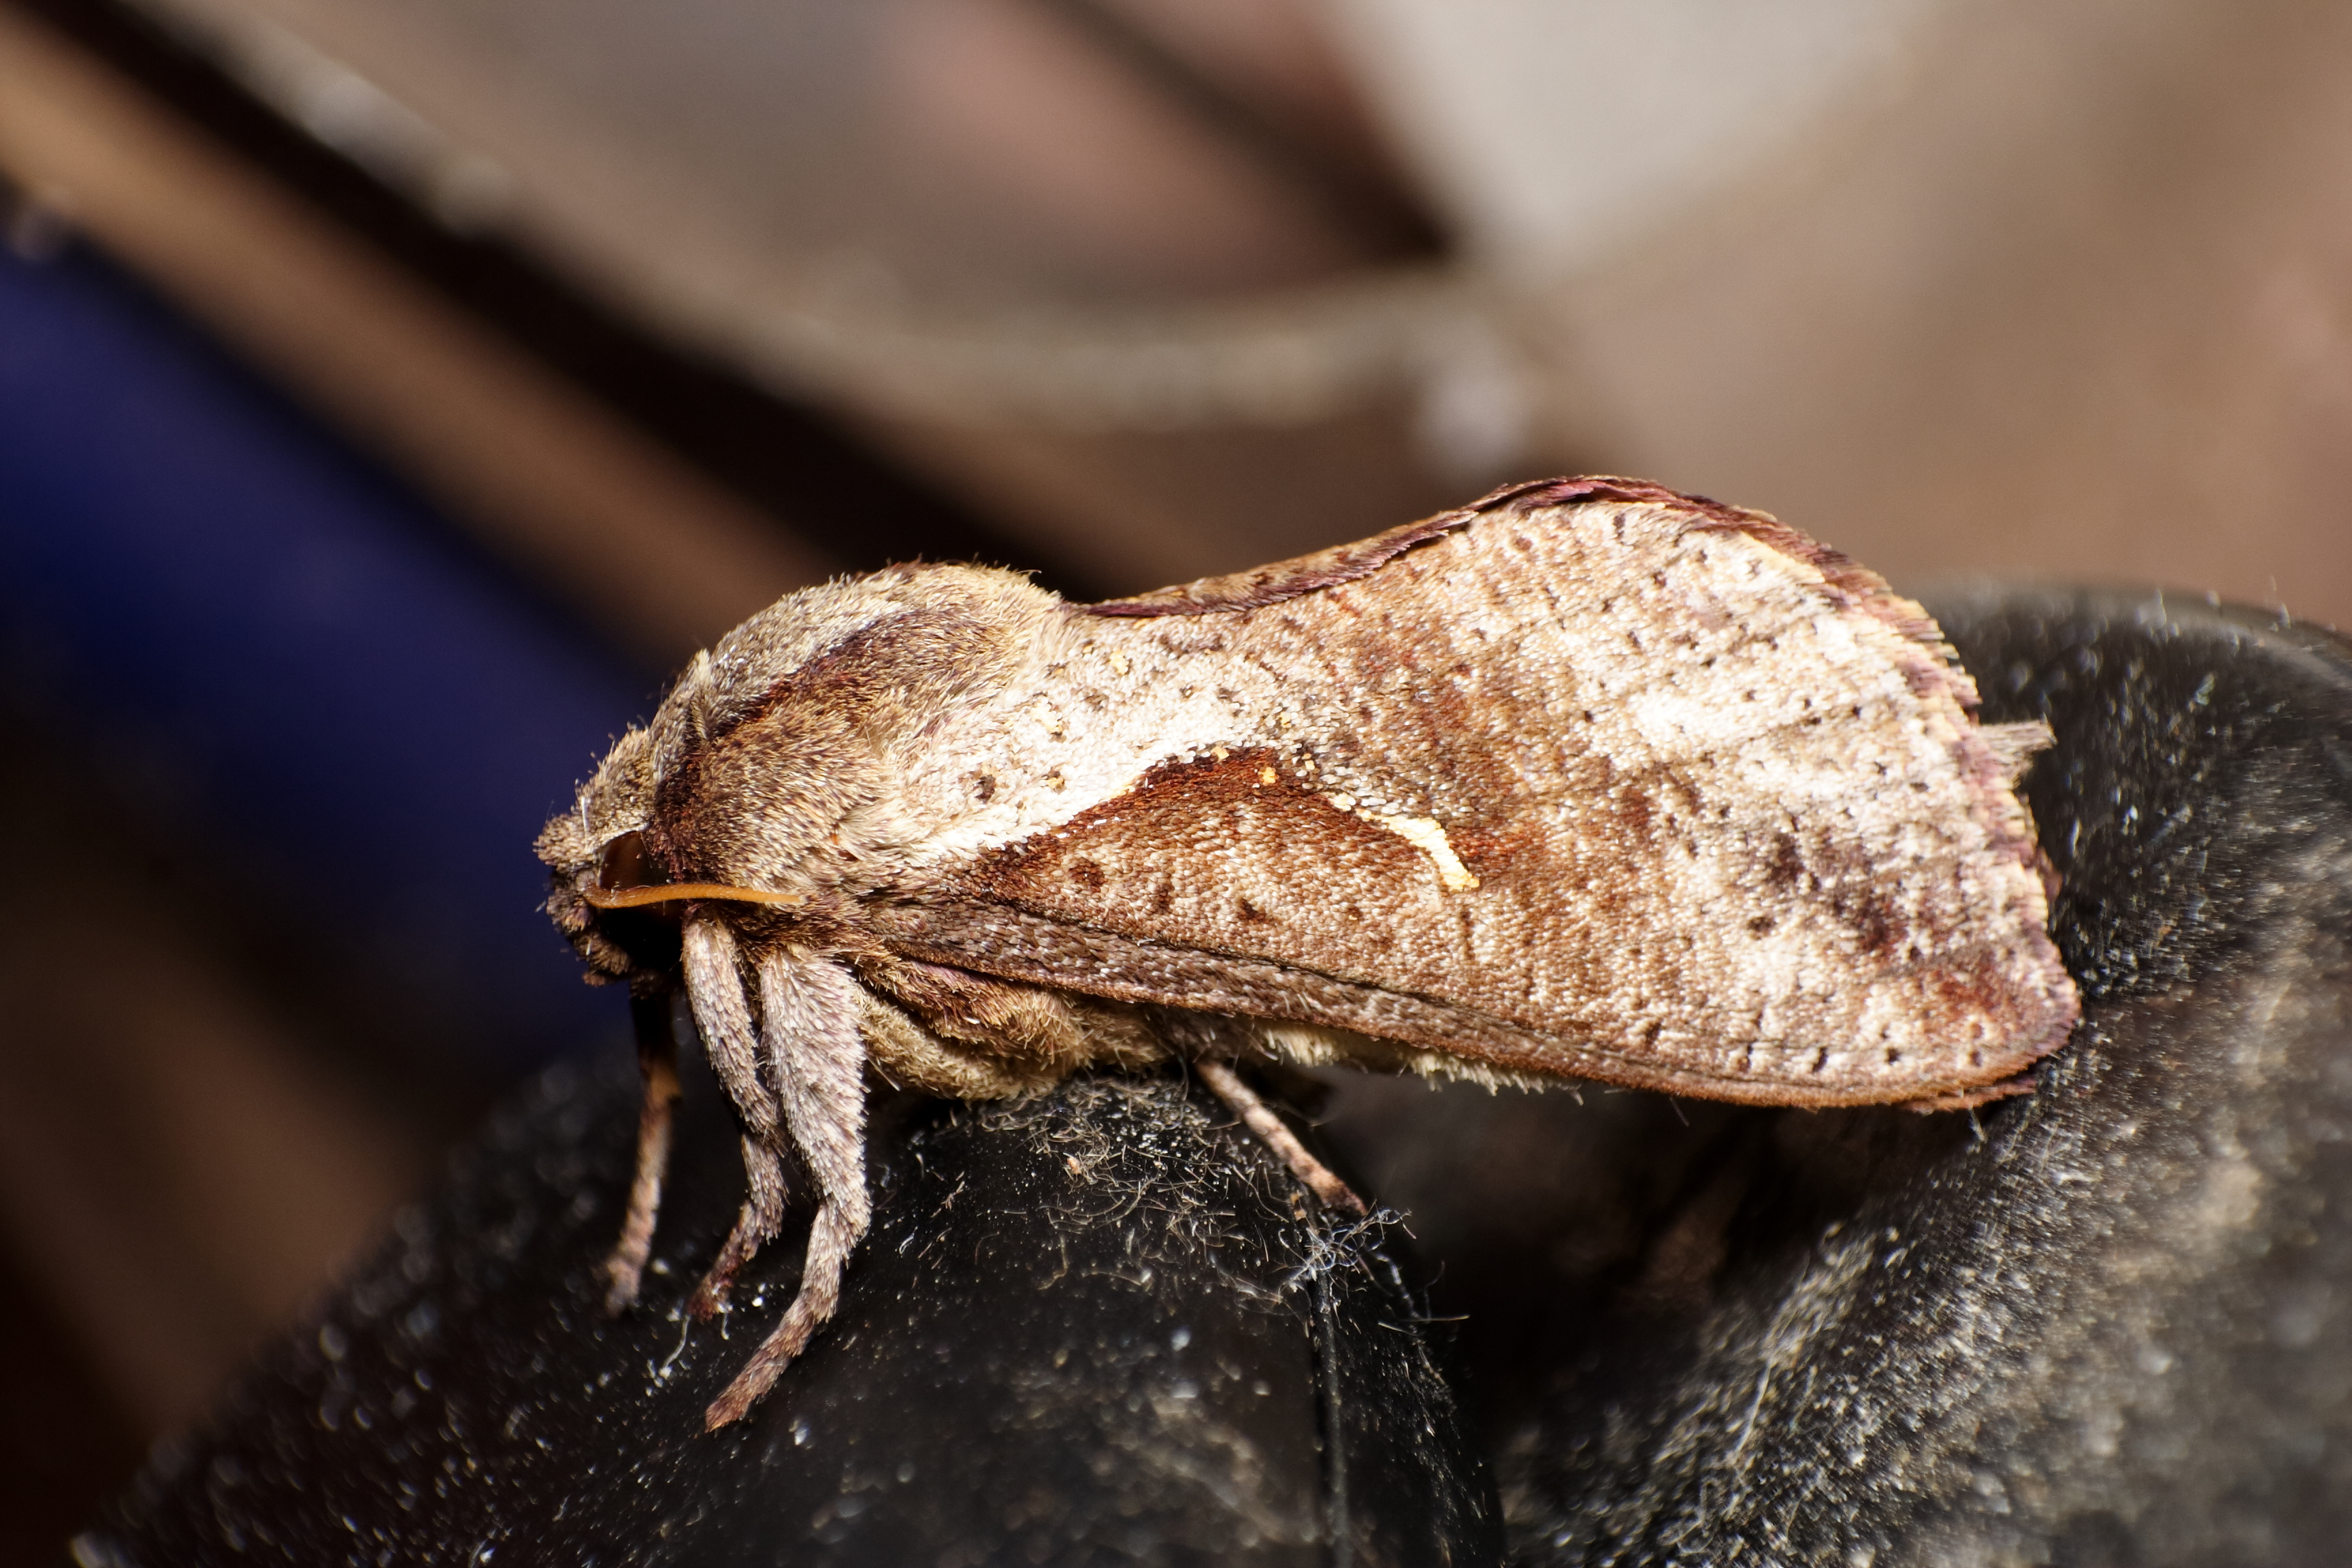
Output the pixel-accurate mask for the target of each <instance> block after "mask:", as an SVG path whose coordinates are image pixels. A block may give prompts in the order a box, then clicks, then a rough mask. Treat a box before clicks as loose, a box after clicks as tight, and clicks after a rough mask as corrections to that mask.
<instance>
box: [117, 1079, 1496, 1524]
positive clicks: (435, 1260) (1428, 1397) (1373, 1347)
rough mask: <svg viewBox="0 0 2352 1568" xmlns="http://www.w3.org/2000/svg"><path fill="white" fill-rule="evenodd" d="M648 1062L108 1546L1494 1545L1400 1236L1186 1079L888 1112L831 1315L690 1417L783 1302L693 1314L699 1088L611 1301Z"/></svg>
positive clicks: (700, 1203) (177, 1476)
mask: <svg viewBox="0 0 2352 1568" xmlns="http://www.w3.org/2000/svg"><path fill="white" fill-rule="evenodd" d="M635 1092H636V1090H635V1068H634V1066H633V1065H631V1064H628V1063H615V1064H613V1067H612V1069H611V1070H608V1071H605V1072H603V1073H600V1074H598V1075H596V1076H595V1077H593V1079H582V1078H579V1077H576V1076H573V1075H568V1074H557V1075H554V1076H551V1077H549V1078H547V1079H542V1080H541V1082H540V1083H538V1084H537V1085H536V1086H535V1087H534V1088H533V1089H531V1090H530V1092H529V1093H528V1094H527V1095H526V1096H525V1097H523V1098H522V1099H521V1100H519V1101H518V1102H516V1103H515V1104H513V1105H512V1106H510V1107H509V1109H508V1110H506V1111H505V1112H504V1113H503V1114H502V1115H500V1116H499V1118H498V1119H497V1121H495V1122H494V1124H493V1125H492V1126H491V1127H490V1128H489V1129H488V1131H487V1133H486V1134H485V1136H484V1137H483V1138H482V1139H481V1140H480V1141H479V1142H478V1143H477V1144H476V1145H475V1146H474V1147H473V1148H472V1149H471V1150H470V1151H468V1152H467V1153H465V1154H464V1155H463V1156H461V1157H460V1159H459V1160H458V1162H457V1165H456V1167H455V1169H454V1170H453V1171H452V1172H451V1173H450V1175H449V1177H448V1179H447V1181H446V1184H445V1185H444V1186H443V1188H442V1190H441V1191H440V1193H439V1194H437V1195H436V1197H435V1198H434V1199H433V1200H432V1201H431V1202H430V1203H429V1204H426V1205H423V1206H420V1207H419V1208H417V1209H415V1210H414V1211H412V1212H411V1213H409V1214H407V1215H404V1216H403V1217H402V1219H401V1220H400V1222H399V1225H398V1228H397V1235H396V1237H394V1240H393V1241H392V1242H391V1244H390V1245H389V1246H388V1247H386V1248H385V1249H384V1250H383V1252H382V1253H381V1254H379V1256H378V1257H377V1258H375V1259H374V1260H373V1262H372V1263H371V1264H369V1265H368V1266H367V1267H366V1268H363V1269H362V1270H361V1271H360V1273H359V1275H358V1276H357V1278H356V1279H354V1280H353V1281H352V1283H351V1284H350V1285H349V1286H347V1287H346V1288H345V1289H343V1290H342V1292H341V1294H340V1296H339V1297H338V1298H337V1299H336V1300H334V1301H333V1302H332V1303H331V1306H330V1307H329V1308H328V1309H327V1310H326V1311H325V1312H324V1313H323V1315H321V1316H320V1317H319V1318H318V1319H317V1320H316V1321H312V1322H310V1324H308V1325H306V1326H305V1327H304V1328H303V1329H302V1330H301V1331H299V1334H297V1335H296V1336H295V1337H294V1338H292V1339H291V1340H290V1341H289V1342H287V1343H286V1344H284V1345H283V1346H281V1347H280V1348H279V1349H278V1351H277V1352H275V1353H273V1354H272V1355H270V1356H269V1357H268V1361H267V1363H266V1365H265V1366H264V1367H263V1368H262V1369H261V1370H260V1371H259V1372H258V1373H257V1374H256V1375H255V1376H253V1377H252V1378H251V1379H250V1380H248V1382H247V1384H246V1385H245V1387H244V1388H243V1389H242V1390H241V1391H240V1393H239V1394H237V1395H236V1398H235V1399H234V1401H233V1402H232V1403H231V1405H229V1406H228V1408H227V1409H226V1411H225V1412H223V1414H222V1415H221V1417H220V1418H219V1420H218V1421H217V1423H216V1424H215V1426H213V1427H212V1428H211V1429H210V1430H209V1431H207V1432H205V1433H204V1434H201V1435H199V1436H195V1437H194V1438H192V1439H190V1440H188V1441H186V1442H184V1443H182V1444H180V1445H178V1446H177V1447H175V1448H174V1449H173V1451H172V1452H171V1453H170V1454H168V1455H167V1456H165V1457H164V1458H163V1460H162V1461H161V1462H160V1463H159V1464H158V1465H157V1466H156V1467H155V1468H154V1469H153V1470H152V1473H151V1474H150V1475H149V1476H148V1477H147V1478H145V1479H143V1480H142V1482H141V1483H140V1484H139V1486H138V1487H137V1488H136V1489H135V1490H134V1491H133V1493H132V1494H131V1497H130V1498H129V1499H127V1500H126V1501H125V1504H124V1506H123V1507H122V1508H121V1510H119V1512H118V1515H117V1517H116V1518H115V1519H114V1521H112V1522H111V1523H110V1526H108V1527H107V1528H105V1529H103V1530H101V1531H95V1532H93V1533H92V1534H91V1535H89V1536H87V1537H85V1538H84V1539H83V1541H82V1542H80V1543H79V1547H78V1550H79V1552H80V1553H81V1554H82V1556H83V1557H84V1558H85V1559H86V1560H94V1561H98V1562H108V1561H114V1562H121V1563H142V1564H163V1563H228V1562H237V1563H255V1562H260V1563H272V1562H278V1563H302V1564H306V1565H311V1568H316V1565H320V1564H327V1563H385V1564H394V1563H500V1564H506V1563H548V1564H556V1563H562V1564H581V1565H583V1568H584V1565H587V1564H597V1565H602V1568H620V1565H622V1564H656V1563H678V1564H695V1565H698V1568H700V1565H715V1564H734V1563H741V1564H751V1563H795V1564H798V1563H811V1564H816V1563H824V1564H868V1563H870V1564H877V1565H880V1564H888V1565H892V1568H896V1565H899V1564H915V1563H919V1564H924V1565H926V1568H929V1565H932V1564H938V1565H940V1568H955V1565H958V1564H972V1565H978V1564H993V1563H1130V1562H1139V1563H1202V1564H1206V1563H1268V1564H1274V1563H1318V1564H1319V1563H1360V1564H1370V1563H1400V1564H1402V1563H1446V1562H1452V1563H1486V1562H1493V1561H1495V1560H1496V1557H1497V1556H1498V1555H1499V1552H1500V1535H1499V1531H1498V1528H1497V1510H1496V1506H1495V1502H1494V1492H1493V1487H1492V1483H1491V1482H1490V1481H1489V1480H1488V1479H1487V1477H1486V1467H1485V1466H1484V1464H1483V1463H1482V1462H1481V1461H1480V1460H1479V1459H1478V1458H1477V1457H1476V1456H1475V1452H1474V1451H1473V1450H1472V1448H1471V1447H1470V1446H1469V1444H1468V1441H1467V1439H1466V1436H1465V1432H1464V1431H1463V1429H1462V1427H1461V1425H1460V1423H1459V1421H1458V1419H1457V1417H1456V1415H1455V1414H1454V1404H1453V1399H1452V1395H1451V1394H1450V1392H1449V1390H1448V1387H1447V1384H1446V1382H1445V1381H1444V1379H1443V1378H1442V1377H1441V1376H1440V1375H1439V1373H1438V1372H1437V1371H1436V1369H1435V1367H1434V1366H1433V1363H1432V1361H1431V1359H1430V1356H1429V1354H1428V1351H1427V1347H1426V1346H1425V1344H1424V1342H1423V1333H1422V1330H1421V1327H1420V1325H1419V1323H1418V1322H1417V1321H1416V1319H1417V1312H1416V1309H1415V1308H1414V1306H1413V1304H1412V1301H1411V1300H1410V1299H1409V1298H1408V1297H1407V1296H1406V1294H1405V1293H1404V1292H1403V1291H1402V1289H1401V1288H1400V1286H1399V1284H1398V1282H1397V1276H1396V1271H1395V1269H1394V1268H1393V1267H1392V1266H1391V1263H1390V1262H1389V1261H1388V1259H1387V1258H1386V1256H1385V1254H1384V1252H1383V1250H1382V1248H1383V1246H1384V1244H1385V1243H1386V1242H1388V1241H1389V1240H1391V1238H1392V1232H1391V1230H1390V1229H1389V1228H1387V1227H1384V1226H1381V1225H1380V1224H1378V1223H1374V1224H1371V1225H1368V1226H1359V1227H1354V1228H1349V1229H1338V1230H1335V1229H1332V1228H1330V1227H1328V1226H1326V1225H1325V1224H1324V1223H1323V1221H1322V1219H1321V1217H1320V1216H1319V1215H1312V1214H1311V1213H1310V1210H1311V1205H1310V1204H1309V1203H1308V1202H1307V1201H1306V1200H1304V1199H1302V1198H1300V1197H1299V1196H1297V1193H1298V1188H1297V1182H1296V1181H1295V1180H1294V1179H1293V1178H1292V1177H1291V1176H1290V1174H1289V1173H1287V1172H1286V1171H1285V1170H1282V1169H1281V1168H1279V1167H1278V1166H1276V1165H1274V1164H1272V1163H1271V1162H1270V1161H1269V1160H1268V1158H1267V1157H1266V1156H1265V1154H1264V1153H1263V1152H1261V1151H1260V1150H1259V1149H1258V1147H1257V1146H1256V1144H1255V1142H1253V1141H1250V1140H1249V1139H1248V1138H1247V1135H1246V1134H1244V1133H1241V1132H1239V1131H1237V1130H1235V1129H1234V1128H1233V1127H1232V1126H1231V1125H1230V1118H1229V1117H1228V1116H1227V1115H1226V1114H1225V1113H1224V1112H1223V1110H1222V1109H1221V1108H1220V1107H1219V1106H1218V1105H1217V1103H1216V1101H1214V1100H1212V1099H1210V1098H1209V1097H1208V1096H1207V1095H1206V1094H1205V1092H1204V1091H1202V1090H1201V1089H1198V1087H1197V1086H1192V1085H1188V1084H1186V1083H1185V1082H1183V1081H1181V1079H1177V1078H1174V1077H1160V1078H1152V1079H1078V1080H1076V1081H1073V1082H1071V1083H1068V1084H1066V1085H1065V1086H1064V1087H1063V1088H1062V1089H1059V1090H1058V1091H1056V1092H1055V1093H1054V1094H1052V1095H1050V1096H1047V1097H1045V1098H1043V1099H1039V1100H1032V1101H1028V1102H1025V1103H1023V1104H1020V1105H1015V1106H986V1107H973V1106H956V1105H947V1104H941V1103H940V1102H937V1101H929V1100H911V1099H910V1100H898V1101H891V1102H885V1103H884V1104H883V1105H882V1106H881V1107H880V1108H879V1110H880V1112H881V1114H880V1115H879V1116H877V1126H876V1129H875V1139H874V1144H875V1150H876V1158H875V1160H874V1165H873V1184H874V1200H875V1226H874V1231H873V1234H872V1235H871V1237H868V1239H867V1240H866V1245H865V1246H864V1247H862V1248H861V1249H860V1251H859V1253H858V1255H857V1258H856V1261H855V1262H854V1264H853V1265H852V1268H851V1270H850V1277H849V1280H848V1284H847V1287H846V1289H845V1295H844V1299H843V1302H842V1307H841V1311H840V1314H839V1316H838V1317H837V1318H836V1319H835V1321H834V1323H833V1324H832V1325H831V1326H830V1327H829V1328H828V1329H827V1330H826V1331H824V1333H823V1334H821V1335H820V1336H819V1337H818V1339H817V1341H816V1342H815V1343H814V1345H813V1346H812V1347H811V1349H810V1350H809V1352H807V1354H806V1355H805V1356H804V1357H803V1359H802V1360H801V1361H800V1362H799V1363H797V1364H795V1365H794V1366H793V1368H791V1369H790V1371H789V1372H787V1373H786V1374H785V1376H784V1378H783V1380H782V1382H781V1383H780V1384H778V1385H777V1387H776V1389H775V1391H774V1393H772V1394H771V1395H770V1396H769V1397H768V1398H767V1399H766V1400H765V1401H764V1402H763V1403H762V1404H761V1405H760V1406H759V1407H758V1408H757V1409H756V1410H755V1411H754V1412H753V1413H752V1415H751V1417H750V1418H749V1419H747V1420H745V1421H744V1422H742V1423H740V1424H739V1425H738V1426H733V1427H730V1428H728V1429H725V1430H722V1431H720V1432H718V1433H715V1434H709V1433H705V1432H704V1430H703V1427H702V1410H703V1406H704V1405H706V1404H707V1403H708V1402H709V1399H710V1398H711V1397H712V1396H713V1395H714V1394H717V1393H718V1392H719V1388H720V1387H721V1386H722V1385H723V1384H725V1382H726V1381H727V1379H728V1378H729V1377H730V1376H731V1375H732V1374H733V1373H734V1371H735V1369H736V1367H737V1366H738V1364H739V1363H740V1362H741V1360H742V1358H743V1356H744V1355H745V1354H746V1353H747V1352H749V1351H750V1349H751V1346H752V1345H753V1344H754V1343H756V1342H757V1339H758V1336H759V1335H761V1333H763V1332H764V1331H766V1329H767V1327H768V1326H769V1325H770V1324H771V1323H772V1321H773V1320H774V1318H775V1316H776V1315H777V1313H778V1312H780V1311H781V1310H782V1303H783V1301H784V1300H788V1299H789V1298H790V1295H791V1292H792V1289H793V1284H794V1281H795V1275H796V1256H797V1251H798V1243H799V1231H801V1230H804V1228H805V1224H806V1220H805V1216H804V1215H803V1216H802V1217H801V1218H800V1221H799V1226H798V1228H797V1229H796V1230H795V1231H793V1232H788V1234H787V1237H786V1238H785V1240H784V1241H783V1242H782V1244H780V1245H779V1246H777V1247H774V1248H772V1250H771V1251H770V1252H769V1253H768V1254H766V1255H764V1256H763V1257H762V1258H761V1260H760V1261H759V1263H757V1264H756V1265H755V1266H754V1267H753V1268H752V1269H751V1271H750V1272H749V1273H748V1274H747V1276H746V1277H745V1279H744V1280H743V1281H742V1283H741V1284H740V1285H739V1287H738V1292H739V1298H740V1310H737V1311H736V1312H734V1313H732V1314H730V1321H729V1322H728V1324H727V1326H726V1328H725V1330H724V1331H722V1330H721V1329H720V1328H719V1327H718V1326H714V1325H709V1324H698V1323H693V1322H691V1321H689V1320H688V1319H687V1318H686V1317H685V1316H684V1315H683V1313H682V1312H681V1311H680V1308H681V1306H682V1304H683V1302H684V1300H685V1298H686V1295H687V1293H688V1290H689V1289H690V1288H691V1287H692V1285H693V1283H694V1281H695V1279H697V1278H698V1274H699V1272H700V1270H701V1268H703V1267H704V1266H705V1265H706V1264H707V1263H708V1261H709V1258H711V1257H712V1256H713V1255H714V1254H715V1252H716V1250H717V1248H718V1247H719V1241H720V1239H721V1237H723V1236H724V1235H725V1232H726V1228H727V1226H728V1224H729V1223H730V1221H731V1220H732V1218H733V1217H734V1212H735V1207H736V1205H737V1203H738V1201H739V1200H740V1194H741V1178H740V1168H739V1167H738V1166H737V1165H736V1163H735V1161H736V1150H735V1138H734V1135H733V1130H732V1125H731V1123H730V1122H729V1121H726V1119H725V1112H724V1111H723V1110H721V1109H720V1106H721V1103H722V1100H721V1096H720V1095H719V1092H718V1090H717V1088H716V1086H715V1085H714V1084H712V1083H711V1082H710V1081H709V1079H708V1078H707V1077H705V1076H703V1075H702V1074H701V1073H700V1072H698V1071H696V1072H694V1073H692V1074H691V1075H690V1076H689V1078H688V1100H687V1102H686V1105H687V1110H686V1116H685V1120H684V1123H683V1126H682V1130H681V1136H680V1158H679V1162H678V1170H677V1177H676V1180H675V1181H674V1183H673V1184H672V1190H671V1194H670V1199H669V1202H668V1204H667V1205H666V1207H665V1209H664V1212H663V1215H662V1224H661V1228H660V1231H659V1234H658V1237H657V1240H656V1251H655V1256H656V1268H657V1270H658V1271H657V1272H656V1273H655V1274H654V1275H652V1276H651V1277H650V1278H649V1279H648V1281H647V1290H646V1300H644V1301H643V1302H642V1303H641V1304H640V1306H639V1307H638V1308H637V1309H636V1310H634V1311H632V1312H630V1313H628V1314H627V1315H625V1316H624V1317H623V1318H621V1319H619V1320H617V1321H614V1320H611V1319H607V1318H606V1317H604V1314H603V1312H602V1311H601V1310H600V1309H599V1307H598V1306H597V1304H596V1301H597V1296H598V1292H599V1290H600V1289H601V1287H600V1286H599V1285H598V1284H597V1282H596V1280H595V1279H594V1277H593V1271H594V1269H595V1267H596V1265H597V1263H598V1261H599V1259H600V1258H602V1257H603V1255H604V1252H605V1251H606V1250H607V1249H608V1248H609V1247H610V1246H611V1241H612V1237H613V1233H614V1226H615V1224H616V1219H617V1214H618V1205H619V1202H620V1197H621V1186H622V1182H623V1179H624V1177H625V1172H626V1169H627V1164H628V1158H629V1145H630V1137H631V1135H632V1132H633V1129H634V1124H635Z"/></svg>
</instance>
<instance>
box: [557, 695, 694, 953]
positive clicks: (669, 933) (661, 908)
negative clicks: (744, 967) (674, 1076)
mask: <svg viewBox="0 0 2352 1568" xmlns="http://www.w3.org/2000/svg"><path fill="white" fill-rule="evenodd" d="M654 784H655V768H654V745H653V736H652V734H651V733H650V732H649V731H646V730H642V729H635V730H631V731H629V732H628V733H627V734H625V735H624V736H622V737H621V739H620V740H619V742H616V743H615V744H614V747H613V749H612V751H611V752H608V753H606V755H605V758H604V762H603V763H599V764H598V765H597V768H596V772H595V773H594V774H593V776H591V777H590V779H589V780H588V782H587V783H586V784H582V785H581V786H580V797H579V800H578V801H577V802H576V803H575V804H574V805H573V806H572V810H570V811H567V812H564V813H563V814H562V815H561V816H557V817H555V818H554V819H553V820H552V821H551V822H549V823H548V825H547V826H546V827H545V828H544V829H542V830H541V833H540V836H539V842H538V843H537V844H535V845H534V846H532V847H533V848H534V849H536V850H537V851H538V853H539V858H540V859H541V860H542V861H544V862H545V863H546V865H547V867H548V868H549V869H550V870H551V872H553V874H554V875H553V878H552V881H553V884H554V885H553V888H552V890H551V892H550V894H549V896H548V900H547V912H548V914H549V915H550V917H551V918H552V919H553V920H554V921H555V926H556V929H557V930H558V931H562V933H563V934H564V935H565V936H566V937H567V938H569V939H570V940H571V942H572V946H573V947H575V948H577V949H578V950H579V952H580V956H581V957H583V958H584V959H586V960H587V961H588V971H589V978H590V979H591V980H593V981H598V982H606V981H614V980H625V981H627V982H629V984H630V985H631V987H632V988H633V989H636V990H641V991H653V990H660V989H664V988H667V985H668V984H669V983H670V978H671V976H672V975H673V974H674V973H676V972H677V956H678V931H677V921H676V919H675V918H674V916H673V914H672V911H671V910H670V909H669V908H667V906H665V905H664V904H662V903H660V902H653V903H647V904H641V905H636V906H630V905H627V904H621V905H615V906H612V907H600V905H605V904H608V903H609V900H610V899H611V897H612V895H614V894H615V893H627V892H629V891H632V890H634V889H645V888H649V887H656V886H659V885H660V884H662V883H664V882H667V880H668V876H667V869H666V868H664V867H663V865H662V863H661V860H660V858H659V857H658V856H657V855H656V854H654V853H653V852H652V851H651V849H650V847H649V846H648V845H647V843H646V828H647V827H648V826H650V825H651V823H652V820H653V812H654Z"/></svg>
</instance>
